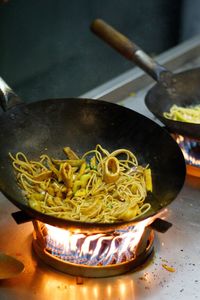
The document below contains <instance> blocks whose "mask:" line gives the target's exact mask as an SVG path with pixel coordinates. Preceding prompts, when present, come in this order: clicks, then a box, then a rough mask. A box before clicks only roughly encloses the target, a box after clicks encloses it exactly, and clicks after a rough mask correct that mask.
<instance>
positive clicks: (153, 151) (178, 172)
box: [0, 80, 185, 230]
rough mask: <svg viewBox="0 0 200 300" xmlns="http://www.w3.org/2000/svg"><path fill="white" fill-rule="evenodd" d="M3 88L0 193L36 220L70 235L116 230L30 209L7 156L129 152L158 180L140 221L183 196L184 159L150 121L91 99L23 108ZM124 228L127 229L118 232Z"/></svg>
mask: <svg viewBox="0 0 200 300" xmlns="http://www.w3.org/2000/svg"><path fill="white" fill-rule="evenodd" d="M0 86H1V88H2V87H3V88H2V92H1V97H0V98H1V104H2V103H3V107H4V109H6V108H8V107H9V109H7V110H6V111H4V112H2V113H1V115H0V128H1V131H0V145H1V147H0V166H1V173H0V190H1V191H2V192H3V194H4V195H5V196H6V197H7V198H8V199H9V200H10V201H11V202H12V203H14V204H15V205H16V206H17V207H19V208H20V209H21V210H23V211H25V212H26V213H28V214H29V215H30V216H31V217H33V218H35V219H38V220H41V221H42V222H44V223H49V224H52V225H56V226H61V227H66V228H69V229H70V228H74V227H76V226H79V227H81V228H85V229H87V228H89V227H90V228H91V229H92V228H93V227H95V229H96V230H97V229H98V230H101V229H104V230H106V229H109V228H111V227H112V228H113V224H94V223H83V222H73V221H69V220H64V219H61V218H56V217H53V216H48V215H45V214H43V213H40V212H38V211H35V210H33V209H32V208H30V207H29V206H28V205H27V203H26V201H25V198H24V196H23V193H22V191H21V189H20V188H19V187H18V185H17V182H16V177H15V173H14V170H13V167H12V163H11V160H10V158H9V156H8V152H11V153H13V154H15V153H16V152H18V151H22V152H24V153H25V154H26V155H27V156H28V158H30V159H38V158H39V156H40V155H41V154H42V153H46V154H48V155H50V156H51V157H54V158H64V156H63V157H62V148H63V147H64V146H67V145H68V146H70V147H72V149H74V150H75V151H76V152H77V153H79V154H80V155H81V154H83V153H84V152H86V151H88V150H89V149H92V148H94V147H95V146H96V144H97V143H100V144H101V145H102V146H103V147H105V148H106V149H108V150H110V151H112V150H114V149H117V148H128V149H130V150H131V151H133V152H134V153H135V154H136V156H137V157H138V160H139V163H140V164H142V165H147V164H149V165H150V167H151V169H152V176H153V193H152V194H149V195H148V197H147V200H146V201H150V202H151V205H152V209H151V210H150V211H149V212H148V213H147V214H145V215H144V216H142V217H140V218H138V219H137V221H138V220H143V219H146V218H147V217H150V216H153V215H155V214H157V213H158V212H159V211H160V210H161V209H163V208H164V207H166V206H167V205H168V204H169V203H171V201H173V200H174V199H175V197H176V196H177V194H178V193H179V191H180V189H181V187H182V185H183V183H184V178H185V162H184V158H183V156H182V153H181V151H180V149H179V147H178V146H177V144H176V143H175V141H174V140H173V139H172V138H171V136H170V135H169V134H168V133H167V132H166V131H165V130H164V129H162V128H161V127H160V126H159V125H157V124H156V123H154V122H153V121H151V120H149V119H148V118H146V117H144V116H142V115H140V114H139V113H136V112H134V111H132V110H130V109H127V108H124V107H121V106H118V105H116V104H112V103H108V102H104V101H98V100H90V99H49V100H43V101H38V102H34V103H31V104H24V103H20V99H19V98H18V97H17V96H16V95H15V94H13V92H12V90H9V89H8V88H7V89H5V88H4V87H5V85H4V82H3V81H2V80H1V82H0ZM16 103H17V105H16ZM63 155H64V154H63ZM126 223H127V222H126ZM131 223H134V222H131ZM121 224H124V223H115V224H114V226H115V228H117V227H118V226H120V225H121Z"/></svg>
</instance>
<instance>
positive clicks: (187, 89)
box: [91, 19, 200, 139]
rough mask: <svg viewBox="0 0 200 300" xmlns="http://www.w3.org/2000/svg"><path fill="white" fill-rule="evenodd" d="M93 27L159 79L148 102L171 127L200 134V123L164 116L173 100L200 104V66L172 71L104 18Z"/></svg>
mask: <svg viewBox="0 0 200 300" xmlns="http://www.w3.org/2000/svg"><path fill="white" fill-rule="evenodd" d="M91 29H92V31H93V32H94V33H95V34H97V35H98V36H99V37H101V38H102V39H103V40H104V41H106V42H107V43H108V44H109V45H110V46H112V47H113V48H115V49H116V50H117V51H119V52H120V53H121V54H122V55H123V56H125V57H126V58H127V59H129V60H131V61H133V62H134V63H135V64H136V65H138V66H139V67H140V68H142V69H143V70H144V71H145V72H146V73H148V74H149V75H150V76H151V77H152V78H153V79H154V80H156V81H157V82H158V83H157V84H156V85H155V86H154V87H153V88H151V89H150V90H149V92H148V93H147V95H146V97H145V103H146V106H147V107H148V109H149V110H150V111H151V112H152V113H153V114H154V115H155V116H156V117H157V118H158V119H159V120H160V121H161V122H162V123H163V124H164V125H165V126H166V127H167V128H168V129H169V131H170V132H172V133H178V134H181V135H184V136H188V137H191V138H197V139H198V138H200V124H193V123H186V122H179V121H173V120H169V119H166V118H165V117H163V113H164V112H167V111H169V109H170V108H171V106H172V105H173V104H176V105H179V106H183V107H186V106H190V105H197V104H200V68H196V69H192V70H188V71H185V72H181V73H179V74H172V73H171V72H170V71H169V70H167V69H166V68H165V67H163V66H161V65H159V64H158V63H157V62H156V61H154V60H152V58H151V57H149V56H148V55H147V54H146V53H145V52H144V51H143V50H142V49H141V48H139V47H138V46H137V45H136V44H134V43H133V42H132V41H130V40H129V39H128V38H127V37H125V36H124V35H122V34H121V33H119V32H118V31H116V30H115V29H114V28H113V27H111V26H110V25H108V24H107V23H105V22H104V21H103V20H100V19H97V20H95V21H94V22H93V23H92V25H91Z"/></svg>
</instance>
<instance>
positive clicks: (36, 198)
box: [9, 145, 152, 223]
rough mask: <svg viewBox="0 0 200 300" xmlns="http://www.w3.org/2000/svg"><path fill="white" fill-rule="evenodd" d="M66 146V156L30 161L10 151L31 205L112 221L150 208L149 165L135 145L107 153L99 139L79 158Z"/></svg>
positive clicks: (130, 217)
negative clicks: (137, 154) (142, 161)
mask: <svg viewBox="0 0 200 300" xmlns="http://www.w3.org/2000/svg"><path fill="white" fill-rule="evenodd" d="M63 150H64V152H65V154H66V155H67V158H66V159H65V160H56V159H53V158H50V157H49V156H48V155H44V154H43V155H41V156H40V160H39V161H32V160H28V159H27V157H26V156H25V154H23V153H21V152H18V153H17V154H16V155H15V157H14V156H13V155H12V154H10V153H9V155H10V157H11V159H12V161H13V163H12V164H13V168H14V169H15V171H16V173H17V181H18V183H19V186H20V187H21V188H22V190H23V191H24V194H25V197H26V199H27V201H28V204H29V206H30V207H32V208H33V209H35V210H38V211H40V212H42V213H45V214H48V215H52V216H56V217H59V218H63V219H66V220H76V221H84V222H101V223H111V222H116V221H130V220H133V219H134V218H136V217H138V216H140V215H142V214H145V213H146V212H147V211H148V210H149V209H150V208H151V205H150V203H144V201H145V198H146V196H147V192H148V191H152V180H151V169H150V168H149V167H148V166H145V167H142V166H140V165H138V161H137V158H136V157H135V155H134V154H133V153H132V152H131V151H129V150H127V149H118V150H115V151H113V152H112V153H109V152H108V151H107V150H106V149H103V148H102V146H101V145H97V146H96V148H95V149H93V150H90V151H88V152H86V153H85V154H84V155H83V156H82V157H81V158H79V157H78V156H77V154H76V153H74V152H73V151H72V150H71V149H70V148H69V147H65V148H64V149H63Z"/></svg>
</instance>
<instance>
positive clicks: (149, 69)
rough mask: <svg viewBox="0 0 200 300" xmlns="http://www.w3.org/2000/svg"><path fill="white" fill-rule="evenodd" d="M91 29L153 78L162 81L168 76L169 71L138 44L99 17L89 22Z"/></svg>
mask: <svg viewBox="0 0 200 300" xmlns="http://www.w3.org/2000/svg"><path fill="white" fill-rule="evenodd" d="M91 30H92V32H94V33H95V34H96V35H97V36H99V37H100V38H101V39H103V40H104V41H105V42H106V43H108V44H109V45H110V46H111V47H113V48H114V49H116V50H117V51H118V52H119V53H121V54H122V55H123V56H124V57H126V58H127V59H128V60H130V61H132V62H134V63H135V64H136V65H137V66H138V67H140V68H141V69H143V70H144V71H145V72H146V73H148V74H149V75H150V76H151V77H152V78H153V79H154V80H156V81H158V82H163V81H166V79H165V77H166V75H167V77H170V74H171V72H170V71H168V70H167V69H166V68H165V67H163V66H161V65H160V64H159V63H157V62H156V61H154V60H153V59H152V58H151V57H150V56H149V55H147V54H146V53H145V52H144V51H143V50H142V49H141V48H140V47H139V46H137V45H136V44H135V43H133V42H132V41H130V40H129V39H128V38H127V37H126V36H124V35H123V34H121V33H120V32H118V31H117V30H116V29H114V28H113V27H111V26H110V25H109V24H107V23H106V22H105V21H103V20H101V19H96V20H94V21H93V22H92V24H91ZM171 75H172V74H171Z"/></svg>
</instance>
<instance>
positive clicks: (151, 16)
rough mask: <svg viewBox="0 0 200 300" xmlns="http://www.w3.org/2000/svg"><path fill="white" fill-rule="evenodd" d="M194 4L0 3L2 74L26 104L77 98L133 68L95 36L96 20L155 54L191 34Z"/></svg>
mask: <svg viewBox="0 0 200 300" xmlns="http://www.w3.org/2000/svg"><path fill="white" fill-rule="evenodd" d="M195 2H196V0H194V2H193V1H192V3H191V2H190V4H193V5H189V4H188V3H189V1H187V0H185V1H183V0H177V1H175V0H162V1H161V0H151V1H146V0H139V1H131V0H118V1H117V0H112V1H111V0H107V1H106V0H102V1H100V0H99V1H97V0H79V1H77V0H73V1H67V0H55V1H54V0H42V1H33V0H4V1H3V0H0V76H1V77H3V78H4V80H5V81H6V82H7V83H8V84H9V85H10V86H11V87H12V88H13V89H14V90H15V91H16V92H17V93H18V94H19V95H20V96H21V97H22V98H23V99H24V100H25V101H34V100H37V99H45V98H59V97H76V96H79V95H81V94H83V93H85V92H87V91H88V90H90V89H92V88H95V87H96V86H98V85H100V84H102V83H105V82H106V81H108V80H109V79H111V78H113V77H115V76H117V75H120V74H121V73H123V72H124V71H126V70H129V69H131V68H132V67H133V65H132V64H131V62H128V61H126V60H125V59H124V58H122V57H121V56H120V55H119V54H118V53H116V52H115V51H114V50H112V49H111V48H110V47H108V46H107V45H106V44H104V42H102V41H101V40H100V39H98V38H97V37H96V36H95V35H94V34H92V33H91V31H90V28H89V27H90V24H91V22H92V21H93V20H94V19H95V18H103V19H104V20H105V21H107V22H109V23H110V24H111V25H113V26H114V27H116V28H117V29H118V30H120V31H121V32H122V33H124V34H125V35H127V36H128V37H130V38H131V39H132V40H133V41H135V42H136V43H137V44H138V45H140V46H141V47H142V48H143V49H144V50H145V51H146V52H148V53H149V54H151V55H157V54H159V53H162V52H164V51H165V50H167V49H169V48H171V47H173V46H175V45H177V44H178V43H179V42H180V41H182V40H185V39H187V38H189V37H190V35H192V32H193V31H194V30H193V31H192V30H191V29H190V30H189V31H188V26H187V24H190V23H191V22H190V18H189V17H188V12H190V10H191V9H190V7H194V3H195ZM192 13H193V12H190V14H192ZM188 20H189V21H188Z"/></svg>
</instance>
